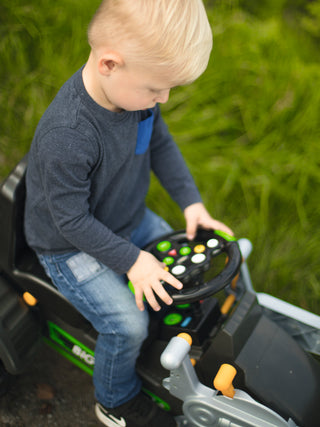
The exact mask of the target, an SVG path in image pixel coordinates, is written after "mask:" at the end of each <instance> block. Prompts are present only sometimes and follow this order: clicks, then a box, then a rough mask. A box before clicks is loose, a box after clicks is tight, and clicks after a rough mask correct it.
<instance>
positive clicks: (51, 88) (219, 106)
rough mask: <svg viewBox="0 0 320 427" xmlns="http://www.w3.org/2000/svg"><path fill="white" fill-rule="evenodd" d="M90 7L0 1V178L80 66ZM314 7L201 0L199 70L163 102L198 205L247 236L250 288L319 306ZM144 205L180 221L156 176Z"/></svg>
mask: <svg viewBox="0 0 320 427" xmlns="http://www.w3.org/2000/svg"><path fill="white" fill-rule="evenodd" d="M98 4H99V1H92V0H90V1H89V0H81V2H78V1H76V0H64V1H61V0H57V1H56V2H53V3H52V2H51V3H50V2H48V1H47V0H39V1H38V2H37V4H36V5H35V4H34V3H33V2H31V1H30V0H28V1H27V0H19V1H18V0H11V1H9V0H2V2H1V5H0V20H1V25H0V35H1V37H0V57H1V68H0V132H1V138H0V153H1V158H0V175H1V176H2V177H4V176H5V175H6V174H7V172H8V170H9V169H10V168H12V167H13V165H14V164H15V163H16V162H17V161H18V160H19V158H20V157H21V156H22V155H23V154H24V153H25V152H26V151H27V150H28V146H29V144H30V141H31V139H32V135H33V132H34V129H35V126H36V123H37V122H38V120H39V118H40V117H41V115H42V113H43V111H44V110H45V108H46V107H47V105H48V104H49V103H50V101H51V99H52V98H53V96H54V94H55V93H56V91H57V90H58V88H59V87H60V86H61V84H62V83H63V82H64V81H65V80H66V79H67V78H68V77H69V76H70V75H71V74H72V73H73V72H74V71H76V70H77V69H78V68H79V67H80V66H81V65H82V64H83V63H84V62H85V60H86V57H87V54H88V47H87V44H86V34H85V32H86V26H87V24H88V22H89V19H90V16H91V15H92V14H93V12H94V10H95V9H96V7H97V5H98ZM319 4H320V2H319V1H316V2H313V3H312V5H313V10H310V6H309V3H308V2H304V1H302V0H295V1H294V2H293V5H294V6H295V7H291V6H290V5H289V2H287V1H285V0H281V1H280V0H279V1H274V0H272V1H271V0H270V1H267V0H264V1H262V2H260V3H259V5H258V3H256V2H255V3H254V6H253V2H249V1H239V2H237V1H235V0H234V1H233V0H228V1H226V0H225V1H209V0H207V1H206V5H207V10H208V14H209V18H210V22H211V23H212V28H213V32H214V47H213V54H212V58H211V61H210V63H209V66H208V69H207V71H206V72H205V73H204V74H203V76H202V77H201V78H200V79H198V80H197V81H196V82H195V83H193V84H192V85H190V86H188V87H184V88H177V89H175V90H173V93H172V95H171V98H170V100H169V102H168V103H167V104H166V105H164V106H163V108H162V110H163V115H164V117H165V119H166V121H167V123H168V125H169V128H170V130H171V132H172V133H173V135H174V136H175V139H176V141H177V142H178V144H179V147H180V149H181V151H182V152H183V154H184V156H185V158H186V161H187V163H188V165H189V167H190V169H191V171H192V173H193V175H194V178H195V180H196V182H197V184H198V186H199V188H200V190H201V193H202V195H203V199H204V201H205V204H206V205H207V207H208V209H209V210H210V211H211V212H212V214H213V215H214V216H215V217H217V218H218V219H220V220H222V221H224V222H226V223H227V224H228V225H230V226H231V227H232V228H233V229H234V231H235V234H236V235H237V236H238V237H242V236H245V237H248V238H250V239H251V241H252V242H253V245H254V252H253V254H252V256H251V257H250V259H249V265H250V268H251V274H252V278H253V282H254V285H255V287H256V289H257V290H259V291H265V292H270V293H272V294H275V295H277V296H279V297H281V298H284V299H286V300H289V301H291V302H293V303H295V304H298V305H300V306H302V307H305V308H307V309H310V310H312V311H315V312H317V313H319V314H320V267H319V259H320V245H319V243H320V242H319V235H320V233H319V223H320V207H319V202H318V201H319V199H320V194H319V193H320V190H319V188H320V187H319V184H320V168H319V163H320V149H319V137H320V126H319V112H320V90H319V81H320V79H319V77H320V53H319V50H318V48H317V45H318V43H319V36H320V31H319V28H320V24H319V18H320V14H319V12H318V11H319V9H317V7H316V6H315V5H319ZM148 201H149V203H150V205H151V207H153V208H154V209H156V210H157V211H158V212H159V213H161V214H162V215H163V216H164V217H165V218H166V219H167V220H168V221H170V222H171V223H172V225H173V226H174V227H177V228H179V227H183V226H184V222H183V217H182V215H181V213H180V212H179V210H178V208H177V206H176V205H175V204H174V203H173V202H172V201H171V200H170V199H169V197H168V196H167V195H166V193H165V192H164V191H163V190H162V189H161V188H160V186H159V184H158V183H157V182H156V180H153V182H152V187H151V191H150V194H149V197H148Z"/></svg>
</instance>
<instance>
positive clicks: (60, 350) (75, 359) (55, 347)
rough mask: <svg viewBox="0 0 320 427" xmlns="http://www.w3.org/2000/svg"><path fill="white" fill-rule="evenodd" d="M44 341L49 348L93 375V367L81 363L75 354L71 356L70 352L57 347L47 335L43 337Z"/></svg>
mask: <svg viewBox="0 0 320 427" xmlns="http://www.w3.org/2000/svg"><path fill="white" fill-rule="evenodd" d="M43 340H44V342H45V343H46V344H47V345H49V346H50V347H51V348H53V349H54V350H55V351H57V352H58V353H60V354H61V355H62V356H63V357H65V358H66V359H68V360H69V361H70V362H72V363H73V364H74V365H76V366H77V367H78V368H80V369H82V370H83V371H84V372H86V373H87V374H89V375H91V376H92V375H93V368H90V367H89V366H88V365H86V364H85V363H82V362H81V361H80V360H79V359H77V357H76V356H73V355H72V354H71V353H68V352H67V351H65V350H64V349H63V348H61V347H59V346H58V345H57V344H56V343H55V342H53V341H51V340H50V339H48V338H47V337H43Z"/></svg>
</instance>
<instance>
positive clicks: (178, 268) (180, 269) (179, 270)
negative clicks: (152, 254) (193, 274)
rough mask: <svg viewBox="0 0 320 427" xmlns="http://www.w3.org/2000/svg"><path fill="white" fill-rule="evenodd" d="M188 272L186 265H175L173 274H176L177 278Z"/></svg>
mask: <svg viewBox="0 0 320 427" xmlns="http://www.w3.org/2000/svg"><path fill="white" fill-rule="evenodd" d="M185 271H186V267H185V266H184V265H175V266H174V267H173V268H172V270H171V273H172V274H174V275H175V276H179V275H180V274H183V273H184V272H185Z"/></svg>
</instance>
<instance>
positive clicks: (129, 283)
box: [128, 280, 147, 302]
mask: <svg viewBox="0 0 320 427" xmlns="http://www.w3.org/2000/svg"><path fill="white" fill-rule="evenodd" d="M128 287H129V289H130V291H131V292H132V293H133V295H135V290H134V286H133V284H132V282H131V280H129V282H128ZM143 301H145V302H147V300H146V297H145V296H144V294H143Z"/></svg>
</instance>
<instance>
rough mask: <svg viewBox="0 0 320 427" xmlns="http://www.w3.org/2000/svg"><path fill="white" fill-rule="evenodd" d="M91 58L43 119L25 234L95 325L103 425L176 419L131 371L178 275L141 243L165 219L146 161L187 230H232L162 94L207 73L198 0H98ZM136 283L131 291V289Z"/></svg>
mask: <svg viewBox="0 0 320 427" xmlns="http://www.w3.org/2000/svg"><path fill="white" fill-rule="evenodd" d="M88 39H89V44H90V47H91V51H90V55H89V58H88V61H87V63H86V64H85V66H84V67H82V68H81V69H80V70H79V71H77V72H76V73H75V74H74V75H73V76H72V77H71V78H70V79H69V80H68V81H67V82H66V83H65V84H64V85H63V87H62V88H61V89H60V91H59V92H58V94H57V95H56V97H55V99H54V100H53V102H52V103H51V105H50V106H49V107H48V109H47V111H46V112H45V113H44V115H43V117H42V118H41V120H40V122H39V124H38V127H37V130H36V132H35V136H34V139H33V142H32V145H31V149H30V153H29V159H28V169H27V178H26V185H27V200H26V211H25V232H26V237H27V241H28V243H29V245H30V246H31V247H32V248H33V249H34V250H35V251H36V253H37V255H38V257H39V260H40V262H41V263H42V265H43V266H44V268H45V270H46V272H47V274H48V276H49V277H50V278H51V280H52V282H53V284H54V285H55V286H56V287H57V288H58V289H59V290H60V292H61V293H62V294H63V295H65V297H66V298H67V299H69V301H70V302H71V303H72V304H73V305H74V306H75V307H76V308H77V309H78V310H79V311H80V312H81V313H82V314H83V315H84V316H85V317H86V318H87V319H88V320H89V321H90V322H91V323H92V325H93V326H94V328H95V329H96V330H97V332H98V339H97V343H96V349H95V368H94V375H93V381H94V386H95V395H96V399H97V404H96V415H97V417H98V419H99V420H100V421H101V422H102V423H103V424H104V425H106V426H117V425H120V426H124V425H125V426H128V427H130V426H133V427H134V426H149V427H150V426H151V427H152V426H161V427H163V426H164V425H166V426H173V425H175V421H174V419H173V417H172V416H171V415H170V414H168V413H165V412H164V411H162V410H160V409H159V408H158V407H157V406H156V405H155V404H154V403H153V402H152V401H151V400H150V399H149V398H147V397H146V396H145V395H144V394H143V393H142V392H141V382H140V379H139V378H138V376H137V374H136V371H135V364H136V360H137V357H138V355H139V351H140V348H141V345H142V343H143V341H144V339H145V338H146V336H147V330H148V314H147V311H146V310H144V302H143V295H145V298H146V300H147V301H148V303H149V305H150V306H151V307H152V308H153V309H154V310H159V309H160V306H159V303H158V302H157V300H156V298H155V294H156V295H157V296H158V297H159V298H160V299H161V300H163V301H164V303H166V304H171V302H172V300H171V298H170V296H169V295H168V293H167V292H166V291H165V289H164V288H163V286H162V284H161V281H162V280H163V281H165V282H167V283H169V284H171V285H172V286H173V287H175V288H177V289H181V287H182V284H181V283H180V282H179V281H178V280H177V279H176V278H175V277H173V276H172V275H171V274H170V273H169V272H167V271H165V270H164V269H163V265H162V264H161V263H160V262H158V261H157V260H156V259H155V258H154V257H153V255H151V254H150V253H147V252H145V251H143V250H141V249H140V248H142V247H143V246H145V245H146V244H147V243H149V242H150V241H152V240H154V239H155V238H158V237H160V236H161V235H163V234H166V233H168V232H169V231H170V230H171V228H170V226H169V225H168V224H167V223H166V222H165V221H164V220H163V219H161V218H160V217H158V216H157V215H156V214H155V213H153V212H151V211H150V210H149V209H147V208H146V206H145V196H146V194H147V191H148V187H149V179H150V170H152V171H153V172H154V173H155V174H156V176H157V177H158V178H159V180H160V181H161V183H162V185H163V186H164V187H165V188H166V190H167V191H168V192H169V194H170V195H171V197H172V198H173V199H174V200H175V201H176V202H177V203H178V204H179V206H180V208H181V209H182V210H183V212H184V215H185V219H186V229H187V234H188V237H189V238H190V239H192V238H193V237H194V235H195V232H196V229H197V227H198V226H202V227H204V228H213V229H214V228H216V229H217V228H218V229H220V230H224V231H226V232H227V233H231V230H229V228H228V227H226V226H225V225H223V224H222V223H220V222H218V221H216V220H214V219H213V218H212V217H211V216H210V215H209V213H208V212H207V210H206V209H205V207H204V205H203V204H202V201H201V197H200V195H199V192H198V190H197V188H196V186H195V184H194V181H193V179H192V177H191V175H190V173H189V171H188V169H187V167H186V164H185V162H184V161H183V158H182V156H181V154H180V152H179V150H178V148H177V146H176V144H175V143H174V141H173V139H172V137H171V136H170V134H169V132H168V130H167V127H166V126H165V124H164V122H163V120H162V118H161V113H160V110H159V106H158V104H159V103H164V102H166V101H167V100H168V97H169V92H170V89H171V88H173V87H175V86H178V85H183V84H187V83H190V82H192V81H193V80H195V79H196V78H197V77H198V76H199V75H201V74H202V72H203V71H204V70H205V68H206V66H207V63H208V60H209V55H210V51H211V47H212V35H211V30H210V26H209V23H208V20H207V16H206V13H205V10H204V7H203V4H202V1H201V0H104V1H103V2H102V3H101V5H100V7H99V9H98V11H97V12H96V14H95V16H94V18H93V19H92V21H91V23H90V26H89V30H88ZM125 275H127V277H128V278H129V279H130V280H131V282H132V284H133V286H134V289H135V295H133V294H132V293H131V292H130V290H129V289H128V286H127V279H126V278H125Z"/></svg>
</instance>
